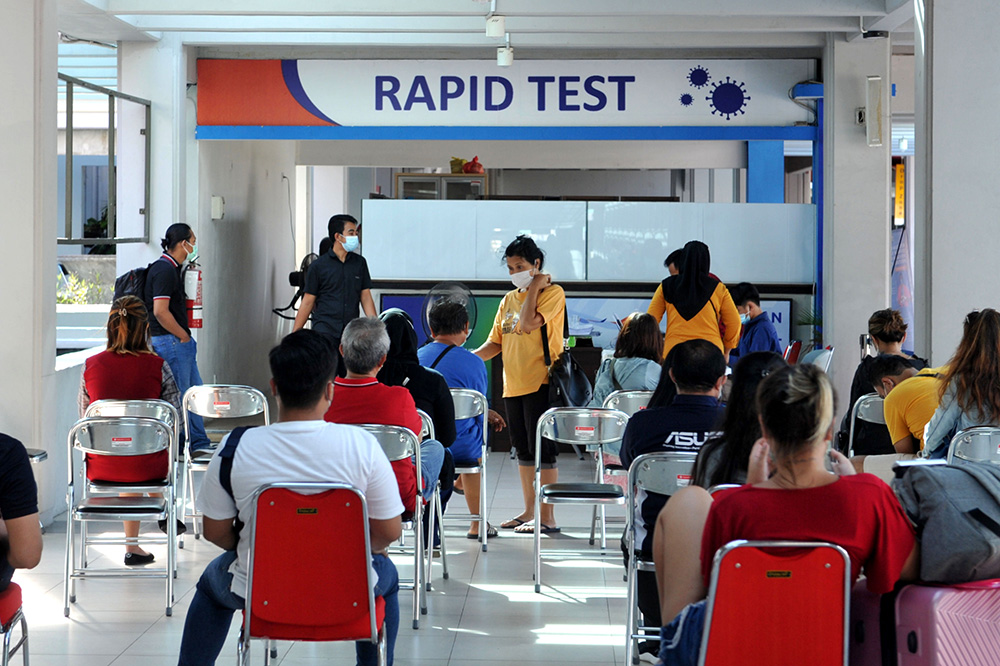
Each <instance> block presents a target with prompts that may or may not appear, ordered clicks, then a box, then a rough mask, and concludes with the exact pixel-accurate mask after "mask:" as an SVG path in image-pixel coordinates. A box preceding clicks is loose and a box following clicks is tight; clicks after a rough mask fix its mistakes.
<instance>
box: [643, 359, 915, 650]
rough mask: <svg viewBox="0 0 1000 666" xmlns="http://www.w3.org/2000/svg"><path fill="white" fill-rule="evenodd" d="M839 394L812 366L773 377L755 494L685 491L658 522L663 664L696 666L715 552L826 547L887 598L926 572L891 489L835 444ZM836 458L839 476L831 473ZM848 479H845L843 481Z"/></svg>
mask: <svg viewBox="0 0 1000 666" xmlns="http://www.w3.org/2000/svg"><path fill="white" fill-rule="evenodd" d="M833 402H834V398H833V386H832V384H831V383H830V379H829V378H828V377H827V375H826V374H825V373H824V372H823V371H821V370H820V369H819V368H817V367H815V366H813V365H793V366H790V367H788V368H781V369H779V370H777V371H775V372H772V373H771V374H769V375H768V376H767V377H765V378H764V381H763V382H761V384H760V388H759V389H758V390H757V408H758V411H759V413H760V421H761V430H762V432H763V437H762V438H761V439H760V440H758V442H757V443H756V444H755V445H754V450H753V453H752V454H751V458H750V472H749V475H748V479H747V481H748V485H745V486H742V487H741V488H737V489H733V490H724V491H720V492H718V493H716V495H715V496H714V501H713V496H712V495H709V494H708V492H707V491H706V490H705V489H704V488H699V487H697V486H691V487H688V488H683V489H681V490H680V491H679V492H678V493H677V494H675V495H674V496H673V497H672V498H671V500H670V501H669V502H668V503H667V505H666V507H665V508H664V510H663V512H662V513H661V514H660V516H659V518H658V521H657V528H656V541H655V543H654V545H653V555H654V560H655V562H656V578H657V583H658V585H659V592H660V600H661V612H662V616H663V618H664V619H667V618H673V619H672V620H669V624H667V626H665V627H663V629H662V632H661V642H660V658H661V660H662V661H663V663H664V664H667V665H668V666H674V665H679V664H692V665H693V664H695V663H697V661H698V648H699V646H700V643H701V635H702V628H703V625H704V613H705V601H704V600H705V596H706V594H707V590H708V583H709V576H710V573H711V567H712V558H713V557H714V555H715V552H716V551H717V550H718V549H719V548H721V547H722V546H724V545H725V544H727V543H729V542H730V541H733V540H735V539H760V540H772V539H787V540H795V541H827V542H831V543H834V544H837V545H839V546H842V547H843V548H844V549H845V550H846V551H847V553H848V555H849V556H850V560H851V574H852V578H853V579H855V580H856V579H857V578H858V576H859V575H860V574H861V570H862V568H864V573H865V577H866V578H867V585H868V589H869V590H871V591H872V592H874V593H875V594H883V593H886V592H889V591H891V590H892V589H893V586H894V585H895V584H896V581H898V580H900V579H903V580H909V579H913V578H915V577H916V576H917V574H918V572H919V553H918V550H917V545H916V541H915V539H914V532H913V528H912V527H911V526H910V522H909V520H908V519H907V518H906V515H905V514H904V513H903V510H902V508H901V507H900V505H899V502H898V501H897V500H896V497H895V495H893V493H892V490H891V489H890V488H889V487H888V486H887V485H885V484H884V483H882V482H881V481H879V480H878V479H877V478H875V477H874V476H871V475H870V474H858V475H854V468H853V467H852V466H851V464H850V462H849V461H848V460H847V458H845V457H844V456H843V455H841V454H840V453H839V452H836V451H833V452H831V453H830V455H829V456H828V455H827V452H828V450H829V444H830V440H831V438H832V436H833ZM829 458H832V459H833V463H834V469H835V470H836V472H835V473H830V472H829V471H827V468H826V464H827V461H828V460H829ZM838 475H840V476H838Z"/></svg>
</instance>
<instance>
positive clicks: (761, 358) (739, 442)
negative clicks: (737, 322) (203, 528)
mask: <svg viewBox="0 0 1000 666" xmlns="http://www.w3.org/2000/svg"><path fill="white" fill-rule="evenodd" d="M786 365H787V364H786V363H785V359H783V358H782V357H781V355H780V354H776V353H774V352H768V351H760V352H750V353H749V354H747V355H746V356H742V357H740V360H739V362H738V363H737V364H736V368H735V369H733V374H732V377H731V378H730V380H729V381H728V382H727V385H729V386H731V387H732V389H731V390H730V392H729V401H728V402H727V403H726V415H725V417H723V421H722V432H721V433H719V436H718V437H714V438H712V439H710V440H708V441H707V442H705V444H704V446H702V447H701V450H700V451H698V459H697V460H696V461H695V463H694V472H693V474H692V479H691V483H693V484H694V485H696V486H701V487H702V488H711V487H712V486H717V485H720V484H723V483H741V484H742V483H746V480H747V466H748V464H749V461H750V451H751V450H752V449H753V445H754V442H756V441H757V440H758V439H759V438H760V420H759V419H758V418H757V400H756V395H757V387H758V386H759V385H760V382H761V380H763V379H764V377H767V376H768V375H769V374H771V373H772V372H774V371H776V370H778V369H779V368H783V367H785V366H786Z"/></svg>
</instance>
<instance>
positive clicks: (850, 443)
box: [847, 393, 885, 457]
mask: <svg viewBox="0 0 1000 666" xmlns="http://www.w3.org/2000/svg"><path fill="white" fill-rule="evenodd" d="M883 402H885V400H883V399H882V398H880V397H879V395H878V393H866V394H865V395H863V396H861V397H860V398H858V399H857V401H856V402H855V403H854V409H852V410H851V431H850V433H849V434H848V437H847V456H848V457H851V456H853V455H854V430H855V427H854V426H855V425H856V424H857V422H858V420H861V421H866V422H868V423H881V424H882V425H885V411H883V405H882V403H883Z"/></svg>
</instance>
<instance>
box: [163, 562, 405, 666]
mask: <svg viewBox="0 0 1000 666" xmlns="http://www.w3.org/2000/svg"><path fill="white" fill-rule="evenodd" d="M235 559H236V551H232V550H227V551H226V552H224V553H223V554H222V555H219V556H218V557H217V558H215V559H214V560H212V562H211V563H209V565H208V566H207V567H206V568H205V572H204V573H203V574H202V575H201V578H200V579H199V580H198V585H197V586H196V591H195V593H194V598H193V599H192V600H191V606H190V607H189V608H188V613H187V617H186V618H185V619H184V636H183V637H182V638H181V653H180V657H179V658H178V661H177V664H178V666H208V665H210V664H214V663H215V660H216V659H218V657H219V653H220V652H222V646H223V644H224V643H225V642H226V635H227V634H228V633H229V625H230V624H231V623H232V619H233V613H234V612H235V611H238V610H242V609H243V605H244V599H243V597H241V596H239V595H238V594H234V593H233V591H232V590H230V589H229V588H230V586H231V584H232V582H233V575H232V574H231V573H229V566H230V565H231V564H232V563H233V561H234V560H235ZM372 568H374V569H375V573H376V574H378V583H377V584H376V585H375V596H380V597H382V598H383V599H385V622H384V624H383V628H382V630H383V631H384V632H385V638H386V647H387V652H388V657H389V662H388V663H389V665H390V666H392V657H393V649H394V648H395V646H396V633H397V632H398V631H399V599H398V598H397V593H398V592H399V576H398V575H397V573H396V567H395V566H393V564H392V562H391V561H390V560H389V558H388V557H386V556H385V555H375V556H373V557H372ZM355 650H356V654H357V660H358V664H359V665H360V666H375V664H377V663H378V646H376V645H375V644H374V643H371V642H368V641H358V642H357V643H355Z"/></svg>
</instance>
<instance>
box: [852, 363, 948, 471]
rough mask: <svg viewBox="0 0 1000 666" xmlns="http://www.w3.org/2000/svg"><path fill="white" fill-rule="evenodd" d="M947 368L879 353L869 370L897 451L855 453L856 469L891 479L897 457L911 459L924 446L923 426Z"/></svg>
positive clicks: (938, 396) (932, 406)
mask: <svg viewBox="0 0 1000 666" xmlns="http://www.w3.org/2000/svg"><path fill="white" fill-rule="evenodd" d="M946 371H947V368H924V369H923V370H917V369H915V368H914V367H913V366H912V365H910V362H909V361H908V360H907V359H905V358H903V357H901V356H895V355H893V354H880V355H879V356H877V357H876V358H875V361H874V362H873V363H872V364H871V368H870V370H869V376H870V377H871V379H872V385H873V386H874V388H875V392H876V393H878V394H879V395H880V396H881V397H883V398H885V402H883V403H882V411H883V413H884V414H885V425H886V427H887V429H888V430H889V438H890V439H891V440H892V446H893V448H895V449H896V453H890V454H886V455H879V456H855V457H854V458H852V459H851V462H852V463H854V467H855V468H860V469H859V471H865V472H868V473H869V474H874V475H875V476H877V477H879V478H881V479H882V480H883V481H885V482H886V483H890V482H891V481H892V479H893V476H894V474H893V471H892V466H893V465H894V464H895V463H896V461H897V460H912V459H913V458H915V457H916V454H917V452H918V451H921V450H923V448H924V442H923V437H924V428H926V427H927V423H928V422H929V421H930V420H931V417H932V416H934V410H936V409H937V406H938V403H939V402H940V395H941V386H942V384H941V377H942V376H943V375H944V373H945V372H946Z"/></svg>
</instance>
